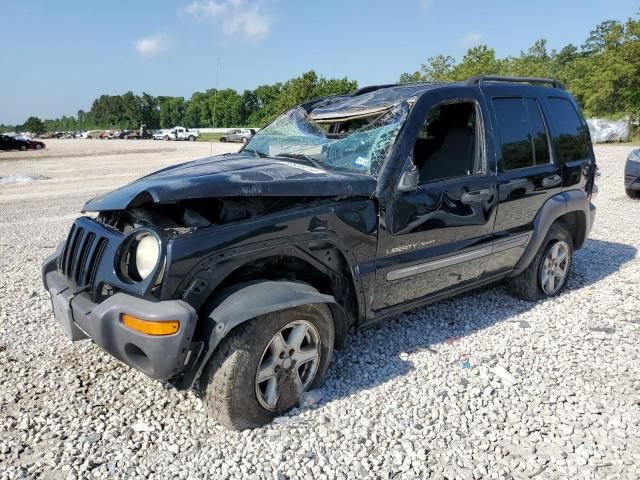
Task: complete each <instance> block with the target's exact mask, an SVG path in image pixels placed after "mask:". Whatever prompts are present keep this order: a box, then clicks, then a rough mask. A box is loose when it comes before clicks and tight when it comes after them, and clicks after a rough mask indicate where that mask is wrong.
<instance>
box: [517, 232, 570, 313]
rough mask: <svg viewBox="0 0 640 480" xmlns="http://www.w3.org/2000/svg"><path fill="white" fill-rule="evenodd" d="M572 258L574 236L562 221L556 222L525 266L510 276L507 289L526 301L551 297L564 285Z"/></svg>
mask: <svg viewBox="0 0 640 480" xmlns="http://www.w3.org/2000/svg"><path fill="white" fill-rule="evenodd" d="M572 260H573V238H572V237H571V234H570V233H569V231H568V230H567V228H566V226H565V225H564V223H560V222H556V223H554V224H553V225H551V228H549V232H548V233H547V236H546V237H545V239H544V242H542V246H541V247H540V250H538V253H537V254H536V256H535V257H534V258H533V260H532V261H531V264H530V265H529V266H528V267H527V269H526V270H525V271H523V272H522V273H521V274H520V275H518V276H517V277H514V278H512V279H510V280H509V282H508V287H509V290H510V291H511V293H512V294H513V295H514V296H516V297H518V298H521V299H523V300H529V301H536V300H540V299H542V298H545V297H553V296H555V295H557V294H558V293H560V292H561V291H562V289H563V288H564V287H565V286H566V284H567V279H568V278H569V271H570V270H571V262H572Z"/></svg>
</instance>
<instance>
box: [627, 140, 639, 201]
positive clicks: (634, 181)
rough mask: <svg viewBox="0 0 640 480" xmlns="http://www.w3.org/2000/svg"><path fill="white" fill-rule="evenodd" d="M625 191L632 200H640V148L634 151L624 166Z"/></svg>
mask: <svg viewBox="0 0 640 480" xmlns="http://www.w3.org/2000/svg"><path fill="white" fill-rule="evenodd" d="M624 189H625V191H626V192H627V195H628V196H629V197H631V198H640V148H637V149H635V150H633V151H632V152H631V153H630V154H629V156H628V157H627V163H626V164H625V166H624Z"/></svg>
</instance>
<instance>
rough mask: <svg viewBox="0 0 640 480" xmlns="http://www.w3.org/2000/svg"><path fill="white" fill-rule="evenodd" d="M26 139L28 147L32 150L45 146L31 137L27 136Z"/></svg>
mask: <svg viewBox="0 0 640 480" xmlns="http://www.w3.org/2000/svg"><path fill="white" fill-rule="evenodd" d="M26 140H27V143H28V144H29V148H30V149H33V150H41V149H43V148H44V147H45V146H46V145H45V144H44V142H41V141H39V140H33V139H31V138H27V139H26Z"/></svg>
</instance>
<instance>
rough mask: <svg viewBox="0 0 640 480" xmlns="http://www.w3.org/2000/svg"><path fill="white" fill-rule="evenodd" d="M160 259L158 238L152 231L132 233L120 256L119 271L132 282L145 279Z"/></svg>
mask: <svg viewBox="0 0 640 480" xmlns="http://www.w3.org/2000/svg"><path fill="white" fill-rule="evenodd" d="M159 261H160V240H159V239H158V237H156V236H155V235H154V234H153V233H151V232H148V231H140V232H137V233H133V234H132V236H131V238H130V240H129V241H128V242H127V243H126V246H125V249H124V251H123V252H122V254H121V257H120V271H121V272H122V274H123V275H124V277H125V278H127V279H128V280H131V281H134V282H140V281H142V280H144V279H146V278H147V277H148V276H149V275H151V273H152V272H153V271H154V270H155V268H156V266H157V265H158V262H159Z"/></svg>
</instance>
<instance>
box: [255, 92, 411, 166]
mask: <svg viewBox="0 0 640 480" xmlns="http://www.w3.org/2000/svg"><path fill="white" fill-rule="evenodd" d="M408 111H409V107H408V105H407V103H406V102H402V103H400V104H398V105H396V106H394V107H393V108H391V109H390V110H387V111H386V112H384V113H382V114H380V113H379V114H377V115H375V116H372V117H365V118H350V119H337V120H331V121H323V122H322V123H320V122H314V121H313V120H311V119H310V118H309V116H308V115H307V112H306V111H305V110H304V109H303V108H302V107H297V108H294V109H292V110H289V111H288V112H286V113H284V114H283V115H281V116H280V117H278V118H277V119H276V120H274V121H273V122H272V123H271V124H269V125H268V126H267V127H265V128H263V129H262V130H260V131H259V132H257V133H256V135H255V136H254V137H253V138H252V139H251V141H250V142H249V143H248V144H247V145H246V148H245V151H246V152H247V153H252V154H254V155H259V156H269V157H276V158H277V157H282V158H287V159H293V160H294V161H295V160H298V161H304V162H306V163H309V164H311V165H314V166H316V167H322V168H326V169H327V170H344V171H351V172H357V173H364V174H367V175H373V176H377V174H378V172H379V171H380V169H381V167H382V164H383V163H384V160H385V158H386V157H387V154H388V153H389V150H390V149H391V147H392V146H393V144H394V142H395V140H396V136H397V135H398V132H399V131H400V128H401V127H402V125H403V123H404V121H405V120H406V118H407V114H408Z"/></svg>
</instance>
